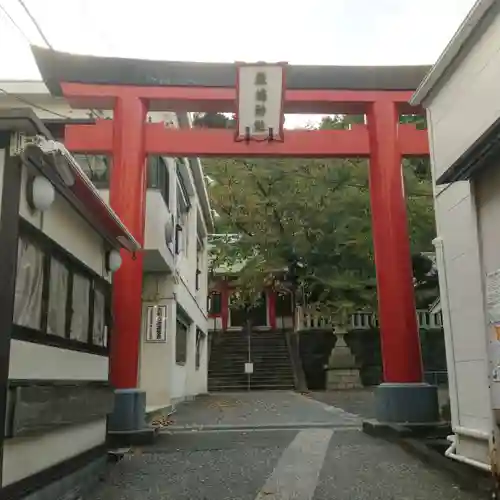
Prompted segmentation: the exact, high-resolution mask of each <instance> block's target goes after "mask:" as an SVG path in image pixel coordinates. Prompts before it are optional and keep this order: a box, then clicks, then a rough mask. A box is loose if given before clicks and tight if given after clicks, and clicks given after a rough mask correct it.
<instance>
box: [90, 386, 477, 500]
mask: <svg viewBox="0 0 500 500" xmlns="http://www.w3.org/2000/svg"><path fill="white" fill-rule="evenodd" d="M174 419H175V422H174V425H173V426H172V427H170V428H168V430H167V431H165V432H163V433H162V435H161V436H160V439H159V442H158V443H157V444H155V445H154V446H153V447H151V448H147V449H142V450H137V451H136V452H135V453H134V454H131V455H127V456H126V457H125V458H124V459H123V460H122V461H121V462H120V463H119V464H118V465H116V466H114V467H113V468H112V470H111V472H110V474H109V477H108V479H107V481H106V482H105V483H104V484H103V485H102V486H101V488H100V490H99V491H97V492H95V493H94V494H93V495H92V496H91V497H89V499H88V500H91V499H92V500H160V499H161V500H170V499H171V500H278V499H279V500H292V499H293V500H365V499H366V500H368V499H370V500H476V499H477V498H479V497H477V496H475V494H473V493H471V492H463V491H461V490H459V489H458V488H457V486H456V485H454V484H453V483H452V482H451V481H450V480H449V479H448V478H447V477H446V476H443V475H441V474H440V473H439V472H437V471H434V470H431V469H428V468H427V467H426V466H425V465H423V464H422V463H421V462H420V461H418V460H416V459H414V458H413V457H411V456H409V455H408V454H406V452H404V451H403V450H402V449H401V448H399V447H398V446H397V445H393V444H389V443H387V442H385V441H381V440H378V439H374V438H372V437H369V436H367V435H365V434H363V433H362V432H361V431H360V430H358V427H359V424H360V418H359V417H357V416H355V415H353V414H351V413H347V412H345V411H342V410H340V409H338V408H332V407H328V406H327V405H325V404H323V403H321V402H318V401H314V400H312V399H310V398H306V397H304V396H300V395H298V394H294V393H288V392H267V393H249V394H248V393H245V394H216V395H213V396H208V397H203V398H200V399H199V400H197V401H195V402H193V403H188V404H184V405H181V406H180V407H179V408H178V412H177V414H176V415H175V416H174Z"/></svg>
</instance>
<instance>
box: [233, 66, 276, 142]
mask: <svg viewBox="0 0 500 500" xmlns="http://www.w3.org/2000/svg"><path fill="white" fill-rule="evenodd" d="M285 67H286V64H285V63H276V64H266V63H255V64H246V63H238V64H237V65H236V105H237V112H236V124H237V125H236V126H237V130H236V139H237V140H248V141H250V140H264V141H265V140H283V123H284V114H283V113H284V108H283V105H284V100H285Z"/></svg>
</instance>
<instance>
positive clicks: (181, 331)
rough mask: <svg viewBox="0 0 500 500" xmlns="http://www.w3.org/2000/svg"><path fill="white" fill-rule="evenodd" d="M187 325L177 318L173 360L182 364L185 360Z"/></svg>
mask: <svg viewBox="0 0 500 500" xmlns="http://www.w3.org/2000/svg"><path fill="white" fill-rule="evenodd" d="M188 332H189V327H188V326H187V325H186V324H185V323H183V322H182V321H180V320H177V325H176V331H175V362H176V363H177V364H178V365H184V364H186V361H187V340H188Z"/></svg>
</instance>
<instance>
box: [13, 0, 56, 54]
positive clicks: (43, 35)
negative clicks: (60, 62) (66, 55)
mask: <svg viewBox="0 0 500 500" xmlns="http://www.w3.org/2000/svg"><path fill="white" fill-rule="evenodd" d="M17 1H18V2H19V4H20V5H21V7H22V8H23V9H24V12H26V14H27V15H28V17H29V18H30V19H31V22H32V23H33V24H34V25H35V28H36V29H37V31H38V33H40V36H41V37H42V38H43V41H44V42H45V43H46V44H47V47H49V49H50V50H54V47H52V44H51V43H50V42H49V40H48V39H47V37H46V36H45V33H44V32H43V30H42V27H41V26H40V25H39V24H38V21H37V20H36V18H35V16H34V15H33V14H32V13H31V12H30V10H29V9H28V7H27V6H26V4H25V3H24V0H17Z"/></svg>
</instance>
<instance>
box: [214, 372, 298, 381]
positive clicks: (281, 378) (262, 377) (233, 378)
mask: <svg viewBox="0 0 500 500" xmlns="http://www.w3.org/2000/svg"><path fill="white" fill-rule="evenodd" d="M250 379H251V380H252V381H263V382H283V381H286V382H293V375H292V374H291V373H290V374H289V375H286V376H279V377H278V376H276V377H270V376H269V375H251V376H250ZM247 380H248V376H247V375H245V374H243V375H241V374H240V375H232V376H230V377H224V376H219V375H214V376H213V377H210V382H211V383H216V382H228V381H229V382H231V381H234V382H246V381H247Z"/></svg>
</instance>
